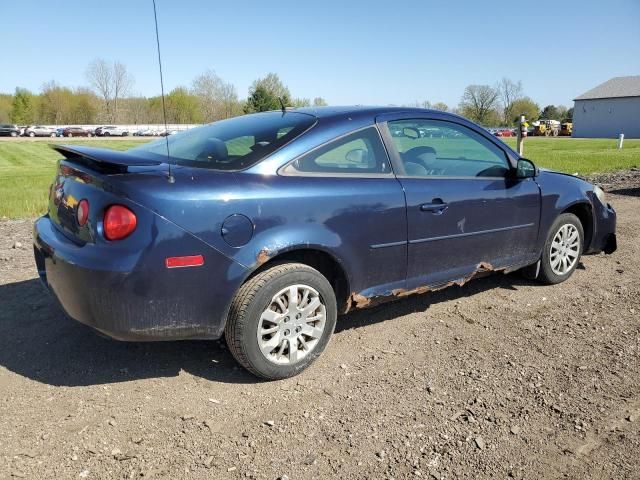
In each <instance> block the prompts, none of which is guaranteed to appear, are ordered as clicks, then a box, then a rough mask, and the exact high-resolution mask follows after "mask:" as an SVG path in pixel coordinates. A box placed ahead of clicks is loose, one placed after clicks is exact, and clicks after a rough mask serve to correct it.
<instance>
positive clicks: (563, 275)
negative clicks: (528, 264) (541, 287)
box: [538, 213, 584, 284]
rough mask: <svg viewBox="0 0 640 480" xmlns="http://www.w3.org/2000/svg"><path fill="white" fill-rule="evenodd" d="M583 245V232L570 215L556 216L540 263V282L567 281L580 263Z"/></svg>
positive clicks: (576, 219) (578, 221)
mask: <svg viewBox="0 0 640 480" xmlns="http://www.w3.org/2000/svg"><path fill="white" fill-rule="evenodd" d="M583 244H584V230H583V228H582V223H580V220H579V219H578V217H576V216H575V215H574V214H572V213H563V214H562V215H560V216H558V218H557V219H556V221H555V222H553V225H552V226H551V228H550V229H549V233H548V235H547V241H546V242H545V245H544V250H543V252H542V258H541V263H540V274H539V275H538V279H539V280H540V281H541V282H544V283H548V284H554V283H560V282H564V281H565V280H566V279H568V278H569V277H570V276H571V275H572V274H573V272H574V271H575V269H576V267H577V266H578V262H579V261H580V256H581V255H582V249H583Z"/></svg>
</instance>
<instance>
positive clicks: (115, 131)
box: [95, 125, 129, 137]
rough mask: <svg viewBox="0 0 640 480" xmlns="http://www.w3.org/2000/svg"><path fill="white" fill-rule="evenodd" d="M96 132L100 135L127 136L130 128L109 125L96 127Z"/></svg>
mask: <svg viewBox="0 0 640 480" xmlns="http://www.w3.org/2000/svg"><path fill="white" fill-rule="evenodd" d="M95 134H96V135H97V136H98V137H112V136H115V137H126V136H127V135H129V130H127V129H125V128H122V127H118V126H116V125H107V126H104V127H98V128H96V130H95Z"/></svg>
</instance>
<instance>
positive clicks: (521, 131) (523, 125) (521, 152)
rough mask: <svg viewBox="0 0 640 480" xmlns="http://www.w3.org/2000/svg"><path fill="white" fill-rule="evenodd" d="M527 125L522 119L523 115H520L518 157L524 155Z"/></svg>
mask: <svg viewBox="0 0 640 480" xmlns="http://www.w3.org/2000/svg"><path fill="white" fill-rule="evenodd" d="M528 126H529V124H528V123H527V120H526V119H525V118H524V114H522V115H520V119H519V120H518V131H517V134H518V155H520V156H521V157H522V156H523V155H524V139H525V138H526V137H527V127H528Z"/></svg>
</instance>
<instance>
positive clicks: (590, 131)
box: [573, 75, 640, 138]
mask: <svg viewBox="0 0 640 480" xmlns="http://www.w3.org/2000/svg"><path fill="white" fill-rule="evenodd" d="M573 101H574V109H573V136H574V137H583V138H614V137H617V136H618V135H620V134H621V133H624V136H625V138H640V75H635V76H632V77H615V78H612V79H611V80H608V81H606V82H604V83H603V84H601V85H598V86H597V87H595V88H593V89H591V90H589V91H588V92H586V93H583V94H582V95H580V96H579V97H576V98H575V99H574V100H573Z"/></svg>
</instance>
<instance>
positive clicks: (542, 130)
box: [533, 120, 560, 137]
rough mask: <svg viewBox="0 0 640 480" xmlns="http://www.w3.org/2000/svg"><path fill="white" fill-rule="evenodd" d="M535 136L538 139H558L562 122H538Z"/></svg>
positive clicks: (534, 132) (534, 131)
mask: <svg viewBox="0 0 640 480" xmlns="http://www.w3.org/2000/svg"><path fill="white" fill-rule="evenodd" d="M537 123H538V124H537V125H535V123H534V125H535V127H534V130H533V134H534V135H535V136H537V137H557V136H558V135H559V134H560V122H559V121H557V120H538V122H537Z"/></svg>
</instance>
